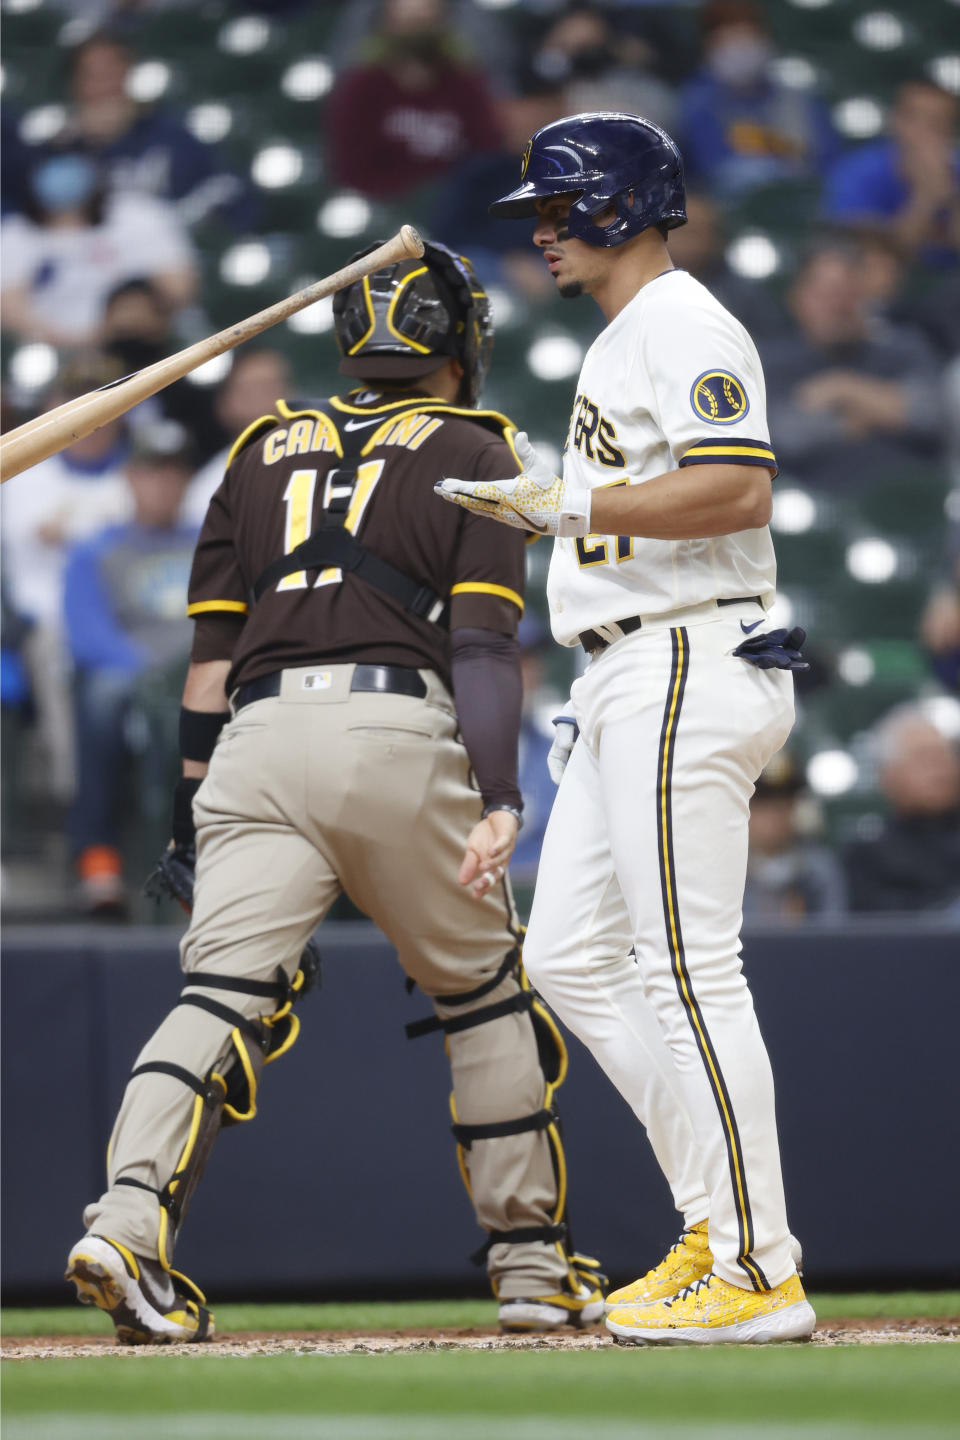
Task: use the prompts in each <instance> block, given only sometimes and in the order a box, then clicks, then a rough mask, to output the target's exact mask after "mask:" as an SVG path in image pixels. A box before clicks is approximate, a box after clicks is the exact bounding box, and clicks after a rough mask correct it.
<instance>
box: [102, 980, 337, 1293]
mask: <svg viewBox="0 0 960 1440" xmlns="http://www.w3.org/2000/svg"><path fill="white" fill-rule="evenodd" d="M311 978H312V977H306V976H305V973H304V971H303V970H298V971H297V973H296V975H295V976H294V978H293V980H292V981H288V980H287V978H286V975H285V974H284V973H283V971H280V972H279V973H278V976H277V979H276V981H262V980H252V979H246V978H244V977H239V976H229V975H210V974H203V973H194V974H191V975H190V976H188V979H187V984H186V986H185V987H184V989H183V990H182V991H181V994H180V999H179V1001H178V1004H180V1005H192V1006H194V1007H196V1008H198V1009H200V1010H205V1011H206V1012H207V1013H208V1014H210V1015H214V1016H216V1018H217V1019H220V1020H224V1021H226V1022H228V1023H230V1024H232V1026H233V1028H232V1029H231V1031H230V1047H231V1048H230V1049H229V1050H228V1052H227V1057H226V1059H225V1061H223V1062H221V1067H220V1070H219V1071H218V1070H216V1069H214V1068H213V1067H211V1069H210V1070H209V1071H208V1072H207V1074H206V1075H205V1076H204V1077H203V1078H200V1077H199V1076H196V1075H193V1074H191V1072H190V1071H189V1070H186V1069H185V1068H184V1067H183V1066H182V1065H177V1064H174V1063H173V1062H171V1061H166V1060H152V1061H148V1062H147V1063H145V1064H143V1065H140V1066H138V1067H137V1068H136V1069H135V1070H134V1071H133V1072H132V1074H131V1077H130V1078H131V1079H133V1078H134V1077H135V1076H137V1075H144V1074H148V1073H150V1072H156V1073H158V1074H161V1075H170V1076H172V1077H173V1078H174V1079H176V1080H180V1081H182V1083H183V1084H184V1085H185V1086H187V1087H188V1088H189V1089H191V1090H193V1092H194V1100H193V1109H192V1113H191V1116H190V1127H189V1130H188V1133H187V1139H186V1141H185V1143H184V1146H183V1149H182V1150H181V1152H180V1156H179V1158H178V1160H177V1164H176V1166H175V1168H174V1172H173V1174H172V1175H171V1176H170V1179H169V1180H168V1181H167V1183H166V1184H165V1185H163V1186H162V1187H161V1188H160V1189H156V1188H155V1187H154V1186H152V1185H147V1184H145V1183H144V1182H143V1181H142V1180H134V1179H132V1178H128V1177H126V1176H120V1177H119V1178H118V1179H117V1180H116V1181H115V1182H114V1183H115V1184H117V1185H130V1186H133V1187H135V1188H136V1189H139V1190H149V1191H150V1193H151V1194H152V1195H155V1196H156V1197H157V1201H158V1203H159V1205H160V1228H159V1238H158V1244H157V1258H158V1259H159V1261H160V1264H161V1265H162V1266H163V1268H164V1269H165V1270H166V1271H167V1272H168V1273H169V1274H170V1275H171V1276H172V1277H174V1280H175V1282H176V1281H177V1280H179V1281H181V1282H182V1283H183V1284H184V1285H185V1286H186V1287H188V1289H189V1290H190V1291H192V1292H193V1293H194V1294H195V1295H196V1296H197V1297H198V1298H199V1300H200V1302H201V1303H203V1300H204V1297H203V1295H202V1293H201V1292H200V1290H199V1289H198V1288H197V1286H196V1285H194V1284H193V1282H192V1281H191V1280H188V1279H187V1277H186V1276H185V1275H181V1274H180V1272H179V1271H177V1270H174V1269H173V1264H172V1261H173V1252H174V1247H175V1244H176V1239H177V1235H178V1233H179V1230H180V1227H181V1225H182V1224H183V1220H184V1218H185V1216H186V1213H187V1207H188V1205H189V1203H190V1200H191V1197H192V1196H193V1193H194V1191H195V1190H196V1188H197V1185H198V1184H199V1183H200V1179H201V1177H202V1175H203V1172H204V1170H205V1168H206V1164H207V1160H208V1158H209V1155H210V1151H211V1150H212V1148H213V1142H214V1140H215V1139H216V1137H217V1134H218V1133H219V1131H220V1129H221V1127H222V1126H228V1125H235V1124H237V1123H240V1122H243V1121H246V1120H252V1119H253V1118H254V1116H255V1115H256V1113H257V1091H258V1089H259V1083H260V1075H261V1072H262V1070H263V1067H264V1065H267V1064H269V1063H270V1061H271V1060H277V1059H279V1057H280V1056H281V1055H284V1054H286V1052H287V1051H288V1050H289V1049H290V1047H291V1046H292V1045H293V1044H294V1042H295V1040H296V1039H297V1036H298V1034H299V1033H300V1021H299V1019H298V1018H297V1016H296V1015H294V1014H293V1013H292V1006H293V1005H294V1003H295V1002H296V1001H297V1000H298V999H300V997H301V996H302V995H303V994H305V993H306V991H307V990H308V989H309V988H310V983H311ZM208 988H212V989H218V990H227V991H234V992H238V993H242V994H246V995H257V996H261V997H263V998H265V999H273V1000H275V1001H276V1002H277V1008H276V1010H274V1011H273V1013H272V1014H270V1015H266V1016H263V1017H261V1018H260V1019H258V1020H251V1019H248V1018H247V1017H246V1016H245V1015H242V1014H241V1013H240V1012H239V1011H238V1010H234V1009H233V1008H232V1007H230V1006H228V1005H224V1004H222V1003H221V1002H220V1001H219V1000H214V999H211V998H210V997H209V996H208V995H205V994H203V993H199V994H198V993H196V991H197V990H200V991H202V990H204V989H208Z"/></svg>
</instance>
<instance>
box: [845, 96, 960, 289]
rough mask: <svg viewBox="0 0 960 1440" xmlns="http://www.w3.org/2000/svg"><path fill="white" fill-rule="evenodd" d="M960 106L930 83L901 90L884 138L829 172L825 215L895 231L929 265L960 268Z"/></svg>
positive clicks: (860, 147) (955, 97) (847, 158)
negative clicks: (959, 132) (959, 134)
mask: <svg viewBox="0 0 960 1440" xmlns="http://www.w3.org/2000/svg"><path fill="white" fill-rule="evenodd" d="M958 110H960V101H958V99H957V96H956V95H952V94H951V93H950V91H949V90H944V89H942V88H941V87H940V86H939V85H936V84H935V83H934V82H933V81H932V80H928V79H927V78H926V77H918V78H917V79H914V80H908V81H906V82H905V83H904V84H903V85H901V86H900V89H899V90H898V91H897V96H896V100H895V101H894V105H893V108H892V109H891V111H890V119H889V123H888V127H887V128H888V132H889V133H888V136H887V138H886V139H882V140H876V141H872V142H871V143H869V144H867V145H861V146H859V147H858V148H857V149H856V150H853V151H851V152H850V154H849V155H844V156H843V158H842V159H840V160H838V161H837V163H836V164H835V165H834V167H833V169H832V170H831V172H830V176H829V181H828V185H827V193H826V213H827V215H828V216H829V218H830V219H832V220H838V221H842V222H844V223H848V222H849V223H854V222H863V221H871V220H872V221H875V222H880V223H882V224H885V225H886V226H888V227H889V230H890V233H891V234H892V235H893V236H894V237H895V238H896V240H897V241H898V242H899V244H900V245H901V246H903V248H904V250H905V251H906V253H907V254H908V255H911V256H917V257H919V258H920V259H921V260H922V261H923V262H924V263H925V264H928V265H936V266H944V267H946V266H949V267H954V266H956V265H958V264H960V147H958V144H957V115H958Z"/></svg>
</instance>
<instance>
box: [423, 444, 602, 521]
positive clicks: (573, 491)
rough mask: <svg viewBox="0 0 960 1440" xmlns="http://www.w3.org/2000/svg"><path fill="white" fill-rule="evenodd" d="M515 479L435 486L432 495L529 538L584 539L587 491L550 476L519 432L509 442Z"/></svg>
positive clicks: (451, 481) (448, 482) (445, 482)
mask: <svg viewBox="0 0 960 1440" xmlns="http://www.w3.org/2000/svg"><path fill="white" fill-rule="evenodd" d="M514 448H515V449H516V452H517V459H518V460H519V461H520V464H521V465H522V466H523V469H522V470H521V472H520V474H519V475H513V476H511V477H510V478H509V479H507V480H455V479H452V478H449V479H444V480H441V481H439V482H438V483H437V484H436V485H435V486H434V490H435V491H436V493H437V494H438V495H439V496H440V498H441V499H442V500H449V501H450V502H451V503H452V504H454V505H459V506H461V507H462V508H463V509H464V510H472V511H473V513H474V514H475V515H489V516H490V518H491V519H492V520H499V521H500V522H501V524H503V525H512V526H513V527H514V529H517V530H532V531H533V532H534V534H535V535H586V534H588V533H589V530H590V491H589V490H587V489H585V488H583V487H582V486H578V485H573V484H571V483H569V482H567V481H564V480H562V479H561V478H560V476H559V475H555V474H554V473H553V470H552V468H551V467H550V466H549V465H548V464H547V463H546V462H545V461H544V460H541V459H540V457H539V455H538V454H537V452H536V450H535V449H534V448H533V446H532V445H531V444H530V441H529V440H528V439H527V436H526V434H525V433H524V432H523V431H522V430H521V431H519V432H518V433H517V436H516V439H515V440H514Z"/></svg>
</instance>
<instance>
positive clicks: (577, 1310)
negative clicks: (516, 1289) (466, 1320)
mask: <svg viewBox="0 0 960 1440" xmlns="http://www.w3.org/2000/svg"><path fill="white" fill-rule="evenodd" d="M602 1319H603V1291H602V1290H600V1289H599V1288H597V1287H595V1286H592V1285H588V1284H583V1283H581V1285H580V1289H579V1291H578V1292H577V1294H575V1295H564V1294H557V1295H532V1296H529V1297H528V1296H524V1297H523V1298H520V1299H515V1300H501V1301H500V1313H499V1320H500V1329H501V1330H504V1331H506V1332H507V1333H508V1334H514V1333H525V1332H530V1331H546V1330H563V1329H565V1328H566V1327H567V1326H572V1327H573V1329H575V1330H581V1329H582V1328H583V1327H584V1326H585V1325H593V1324H595V1323H596V1322H597V1321H598V1320H602Z"/></svg>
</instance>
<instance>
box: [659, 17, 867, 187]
mask: <svg viewBox="0 0 960 1440" xmlns="http://www.w3.org/2000/svg"><path fill="white" fill-rule="evenodd" d="M700 27H701V33H702V36H703V64H702V66H701V68H700V70H699V71H698V72H697V73H696V74H695V75H694V76H693V78H692V80H691V81H690V82H689V84H688V85H687V87H686V89H685V90H684V92H683V94H682V95H681V97H680V121H679V130H678V133H677V142H678V144H679V146H680V150H681V152H682V154H683V160H684V169H685V171H686V174H687V177H688V178H689V179H690V180H692V181H694V182H695V183H697V184H700V185H702V186H707V187H709V188H710V189H711V190H712V191H714V192H715V193H716V194H717V195H720V196H730V195H737V194H742V193H744V192H745V191H747V190H751V189H754V188H755V187H756V186H759V185H769V184H771V183H775V182H777V181H783V180H800V179H805V178H815V177H818V176H819V175H821V174H822V173H823V169H824V167H825V166H826V165H827V164H828V163H829V162H830V161H831V160H832V159H833V157H834V155H835V154H836V152H837V149H838V142H837V139H836V135H835V132H834V130H833V127H832V124H831V122H830V117H829V114H828V112H827V109H826V107H825V106H824V105H823V103H822V102H821V101H820V100H819V99H818V98H817V97H816V96H814V95H811V94H810V93H809V92H808V91H803V90H798V89H793V88H790V87H789V86H786V85H783V84H781V83H780V81H778V80H777V79H776V76H775V75H774V73H773V68H772V62H773V60H774V48H773V40H772V38H771V36H770V32H769V29H768V25H767V20H766V17H765V15H764V10H763V8H762V7H761V6H760V5H758V4H755V3H753V0H710V3H708V4H706V5H704V6H703V8H702V10H701V12H700Z"/></svg>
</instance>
